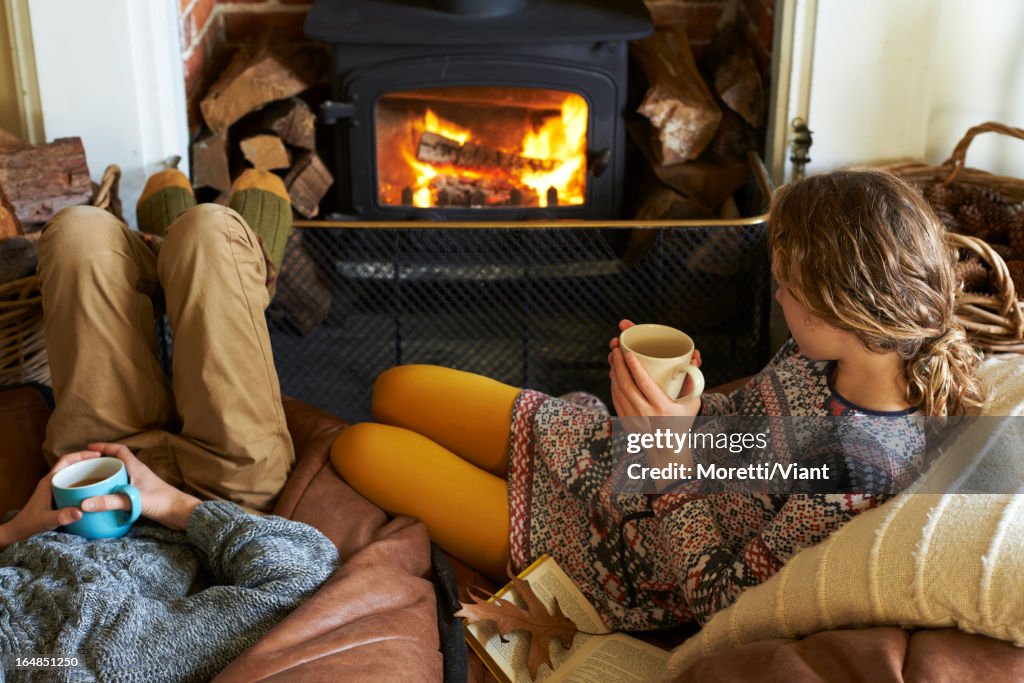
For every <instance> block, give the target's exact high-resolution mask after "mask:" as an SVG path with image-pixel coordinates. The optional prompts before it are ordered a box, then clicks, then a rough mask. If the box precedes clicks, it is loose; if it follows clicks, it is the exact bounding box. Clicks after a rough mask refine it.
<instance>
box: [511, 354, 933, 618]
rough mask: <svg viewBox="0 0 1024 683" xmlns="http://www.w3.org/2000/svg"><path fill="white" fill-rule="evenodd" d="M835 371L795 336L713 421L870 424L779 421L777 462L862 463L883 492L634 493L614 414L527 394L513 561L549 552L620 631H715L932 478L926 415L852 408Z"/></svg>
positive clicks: (519, 427)
mask: <svg viewBox="0 0 1024 683" xmlns="http://www.w3.org/2000/svg"><path fill="white" fill-rule="evenodd" d="M833 370H834V363H830V362H820V361H812V360H810V359H808V358H806V357H805V356H801V355H799V353H798V352H797V348H796V345H795V343H794V342H793V341H792V340H790V341H789V342H787V343H786V344H785V345H784V346H783V348H782V349H781V350H780V351H779V353H778V354H776V356H775V357H774V358H773V359H772V361H771V362H770V363H769V364H768V365H767V366H766V367H765V369H764V370H762V371H761V372H760V373H759V374H758V375H757V376H756V377H754V378H753V379H752V380H751V381H750V382H748V383H747V384H746V385H745V386H743V387H742V388H741V389H739V390H737V391H736V392H734V393H732V394H731V395H728V396H726V395H722V394H705V395H704V397H703V406H702V409H701V410H702V414H704V415H712V416H714V415H722V416H724V415H751V416H766V417H773V416H807V417H812V416H818V417H824V416H842V417H843V418H844V420H842V421H841V422H842V423H843V424H851V423H852V424H855V423H856V422H857V421H858V420H860V421H870V428H865V429H862V430H859V431H858V435H857V436H856V438H852V439H851V438H850V437H849V435H848V434H847V435H844V434H843V433H837V432H835V431H833V432H830V433H828V434H826V435H824V436H823V435H821V434H817V435H808V434H801V433H798V431H799V430H800V429H801V427H800V425H801V424H804V425H806V424H807V423H808V422H810V423H814V422H817V423H818V424H820V423H822V422H826V421H824V420H818V421H813V420H804V421H803V422H801V421H800V420H782V419H779V420H773V426H772V429H771V444H772V446H773V447H774V448H773V449H771V453H773V454H775V457H783V455H780V454H785V453H786V452H787V451H798V452H800V453H811V457H812V458H813V459H815V460H816V461H829V460H833V461H837V462H838V461H845V462H855V463H856V470H857V471H856V472H855V475H856V477H855V478H856V480H857V481H858V482H868V483H869V484H870V488H867V489H864V490H869V491H872V492H876V493H871V494H868V493H845V494H840V493H829V494H813V493H807V494H805V493H795V494H789V495H781V494H770V493H764V494H760V493H749V492H748V493H713V494H708V493H695V492H692V491H687V490H684V489H678V488H677V489H670V490H669V491H670V492H668V493H663V494H660V495H648V494H645V493H622V488H621V486H618V485H617V484H616V482H617V481H618V482H621V478H619V477H617V476H616V471H615V470H616V469H617V468H618V467H620V466H621V457H617V456H616V454H615V453H613V451H614V450H615V448H613V441H612V430H611V421H610V418H609V417H608V413H607V411H606V410H602V409H600V408H597V407H595V406H594V405H593V404H592V403H591V404H590V405H585V404H582V403H581V402H580V401H578V400H571V401H567V400H564V399H558V398H553V397H550V396H547V395H545V394H542V393H539V392H536V391H531V390H525V391H523V392H522V394H520V396H519V398H518V399H517V401H516V404H515V407H514V408H513V412H512V431H511V436H510V444H509V448H510V454H509V455H510V457H509V508H510V513H511V515H510V518H511V519H510V521H511V523H510V535H511V549H512V562H513V565H515V567H516V569H517V570H521V569H523V568H524V567H526V566H527V565H528V564H529V563H530V562H531V561H533V560H534V559H536V558H537V557H538V556H539V555H541V554H543V553H548V554H549V555H551V556H552V557H554V558H555V559H556V560H557V561H558V563H559V564H560V565H562V567H563V568H564V569H565V571H566V573H568V574H569V576H571V577H572V578H573V579H574V580H575V581H576V583H577V584H578V585H579V587H580V589H581V590H582V591H583V592H584V593H585V594H586V595H587V597H588V598H589V599H590V600H591V602H592V603H593V605H594V606H595V608H597V610H598V611H599V612H600V613H601V614H602V617H603V618H604V620H605V622H606V623H607V624H608V625H609V626H610V627H611V628H613V629H616V630H651V629H657V628H667V627H671V626H677V625H680V624H682V623H685V622H689V621H693V620H694V619H696V620H697V621H699V622H700V623H702V624H703V623H705V622H706V621H707V619H708V618H709V617H710V616H711V615H712V614H714V613H715V612H716V611H718V610H720V609H722V608H724V607H726V606H728V605H730V604H731V603H732V602H734V601H735V600H736V598H737V596H738V595H739V594H740V593H741V592H742V591H743V590H744V589H746V588H748V587H750V586H754V585H757V584H759V583H761V582H763V581H765V580H766V579H768V578H769V577H770V576H772V574H774V573H775V572H776V571H778V569H779V568H780V567H781V566H782V563H783V562H785V561H786V560H787V559H788V558H790V557H791V556H792V555H793V554H794V553H796V552H797V551H798V550H800V549H801V548H804V547H807V546H810V545H814V544H816V543H820V542H821V541H822V540H824V539H825V538H827V537H828V535H829V534H831V533H832V532H833V531H835V530H836V529H838V528H839V527H840V526H842V525H843V524H845V523H846V522H848V521H849V520H850V519H852V518H853V517H854V516H855V515H857V514H859V513H860V512H863V511H864V510H867V509H869V508H872V507H875V506H876V505H878V504H880V503H881V502H882V501H883V500H884V499H885V498H886V497H887V495H889V494H891V493H894V492H896V491H898V490H899V489H901V488H903V487H905V486H906V485H908V484H909V483H910V481H911V480H912V478H913V477H914V476H916V474H917V473H918V472H919V470H920V467H921V465H922V459H923V454H924V432H923V428H922V425H921V421H920V419H919V416H917V415H913V412H914V411H913V410H908V411H904V412H901V413H884V414H880V413H876V412H873V411H869V410H866V409H863V408H859V407H857V406H855V405H853V404H851V403H850V402H849V401H847V400H846V399H844V398H843V397H842V396H840V395H839V394H838V393H837V392H836V391H835V390H834V388H833V387H832V384H831V377H832V374H833ZM879 415H883V416H885V417H887V418H889V419H887V420H883V421H881V423H882V425H883V427H882V428H881V431H882V432H885V433H884V434H881V435H880V430H879V427H878V420H877V419H876V418H877V417H878V416H879ZM846 418H849V420H847V419H846ZM851 443H852V444H853V446H851ZM851 449H852V450H853V451H854V454H853V457H851ZM620 455H621V454H620ZM799 460H800V457H799V456H797V457H796V458H795V459H794V461H799ZM617 463H618V464H617Z"/></svg>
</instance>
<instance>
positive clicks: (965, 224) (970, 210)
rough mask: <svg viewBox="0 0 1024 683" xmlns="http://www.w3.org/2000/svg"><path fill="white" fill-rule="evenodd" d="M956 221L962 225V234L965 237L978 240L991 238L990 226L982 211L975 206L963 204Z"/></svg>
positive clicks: (957, 213)
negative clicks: (970, 236)
mask: <svg viewBox="0 0 1024 683" xmlns="http://www.w3.org/2000/svg"><path fill="white" fill-rule="evenodd" d="M956 221H957V223H958V224H959V225H960V232H962V233H963V234H965V235H973V236H974V237H977V238H978V239H983V240H987V239H988V238H989V231H988V225H987V224H986V223H985V217H984V216H982V214H981V209H979V208H978V207H977V206H975V205H973V204H961V205H960V206H959V207H957V210H956Z"/></svg>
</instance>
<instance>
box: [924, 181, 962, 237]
mask: <svg viewBox="0 0 1024 683" xmlns="http://www.w3.org/2000/svg"><path fill="white" fill-rule="evenodd" d="M924 198H925V201H927V202H928V205H929V206H931V207H932V211H934V212H935V215H936V216H938V217H939V220H940V221H942V224H943V225H945V226H946V229H947V230H952V231H953V232H959V231H960V230H959V225H957V220H956V216H955V215H954V212H955V210H956V209H955V208H954V201H955V197H954V196H953V192H952V191H951V190H950V188H949V187H947V186H945V185H943V184H942V183H932V184H931V185H926V186H925V188H924Z"/></svg>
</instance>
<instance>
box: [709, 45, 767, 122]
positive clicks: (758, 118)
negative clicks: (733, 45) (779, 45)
mask: <svg viewBox="0 0 1024 683" xmlns="http://www.w3.org/2000/svg"><path fill="white" fill-rule="evenodd" d="M715 91H716V92H718V96H719V97H721V98H722V101H723V102H725V103H726V104H727V105H728V106H729V108H730V109H732V110H733V111H734V112H736V113H737V114H739V115H740V116H742V117H743V119H744V120H745V121H746V122H747V123H749V124H750V125H751V126H753V127H754V128H759V127H760V126H761V123H762V122H763V120H764V86H763V84H762V83H761V74H760V73H758V70H757V64H755V63H754V57H753V55H752V54H751V52H750V48H749V47H747V46H746V45H741V46H739V47H738V48H737V49H736V51H734V52H733V53H732V54H730V55H729V56H728V57H727V58H726V59H725V61H724V62H722V63H721V64H720V65H719V66H718V68H716V69H715Z"/></svg>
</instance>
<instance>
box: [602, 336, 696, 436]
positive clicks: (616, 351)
mask: <svg viewBox="0 0 1024 683" xmlns="http://www.w3.org/2000/svg"><path fill="white" fill-rule="evenodd" d="M623 323H628V324H629V326H631V325H632V323H629V321H628V320H624V321H622V323H619V326H620V327H622V324H623ZM623 329H625V328H623ZM613 342H617V340H613ZM611 348H612V350H611V353H609V354H608V363H609V365H611V371H610V372H609V377H610V378H611V382H612V387H611V389H612V391H611V393H612V405H614V406H615V413H616V414H617V415H619V416H620V417H621V416H624V415H643V416H648V417H653V416H657V415H666V416H686V417H694V416H696V415H697V413H698V412H699V411H700V396H698V397H696V398H694V399H691V400H689V401H682V402H677V401H675V400H673V398H672V397H669V396H668V395H667V394H666V393H665V392H664V391H662V389H661V387H659V386H658V385H657V384H655V383H654V380H652V379H651V376H650V375H648V374H647V371H646V370H645V369H644V366H643V365H641V364H640V361H638V360H637V359H636V357H635V356H634V355H633V354H631V353H628V352H627V353H623V351H622V349H620V348H618V344H617V343H613V344H612V345H611ZM690 363H691V364H692V365H693V366H694V367H698V368H699V367H700V365H701V360H700V353H699V352H698V351H697V350H696V349H695V350H694V352H693V357H692V358H691V359H690ZM690 391H691V384H690V378H689V377H687V378H686V381H685V382H684V383H683V388H682V389H681V395H682V396H685V395H686V394H688V393H689V392H690Z"/></svg>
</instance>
